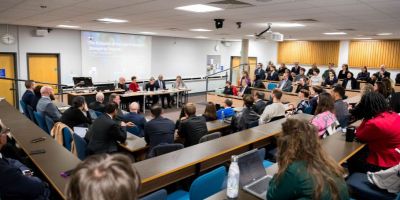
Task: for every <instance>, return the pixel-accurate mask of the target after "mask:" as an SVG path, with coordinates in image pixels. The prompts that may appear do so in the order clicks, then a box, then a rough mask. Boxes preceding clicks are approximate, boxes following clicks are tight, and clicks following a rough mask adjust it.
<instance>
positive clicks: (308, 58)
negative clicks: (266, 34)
mask: <svg viewBox="0 0 400 200" xmlns="http://www.w3.org/2000/svg"><path fill="white" fill-rule="evenodd" d="M339 46H340V42H339V41H286V42H280V43H279V45H278V62H279V63H293V62H300V63H301V64H309V65H311V64H313V63H316V64H317V65H328V63H335V64H337V63H338V59H339Z"/></svg>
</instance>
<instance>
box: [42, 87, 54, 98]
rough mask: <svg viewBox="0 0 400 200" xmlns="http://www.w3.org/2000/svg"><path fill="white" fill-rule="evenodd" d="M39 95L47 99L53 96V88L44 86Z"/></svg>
mask: <svg viewBox="0 0 400 200" xmlns="http://www.w3.org/2000/svg"><path fill="white" fill-rule="evenodd" d="M40 94H41V95H42V96H45V97H48V96H50V95H51V94H53V88H52V87H50V86H48V85H45V86H43V87H42V88H41V89H40Z"/></svg>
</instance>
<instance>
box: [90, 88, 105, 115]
mask: <svg viewBox="0 0 400 200" xmlns="http://www.w3.org/2000/svg"><path fill="white" fill-rule="evenodd" d="M103 102H104V94H103V93H102V92H97V94H96V101H94V102H92V103H90V104H89V108H90V109H92V110H94V111H97V112H102V113H104V110H105V105H104V103H103Z"/></svg>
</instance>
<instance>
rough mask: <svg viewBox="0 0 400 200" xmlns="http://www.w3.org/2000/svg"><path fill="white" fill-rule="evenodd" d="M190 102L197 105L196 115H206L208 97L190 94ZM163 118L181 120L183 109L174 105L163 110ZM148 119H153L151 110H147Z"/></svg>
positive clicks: (202, 94)
mask: <svg viewBox="0 0 400 200" xmlns="http://www.w3.org/2000/svg"><path fill="white" fill-rule="evenodd" d="M189 102H191V103H195V105H196V114H197V115H201V114H203V113H204V109H205V108H206V103H207V100H206V95H205V94H204V93H201V94H189ZM163 112H164V114H163V116H164V117H166V118H169V119H171V120H172V121H176V120H177V119H178V118H179V114H180V112H181V108H176V105H174V106H173V107H172V108H167V109H164V110H163ZM145 116H146V118H147V119H151V113H150V110H146V114H145Z"/></svg>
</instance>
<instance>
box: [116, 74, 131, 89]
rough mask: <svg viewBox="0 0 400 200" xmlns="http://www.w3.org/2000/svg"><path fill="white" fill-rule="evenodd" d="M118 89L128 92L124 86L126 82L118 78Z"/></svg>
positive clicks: (122, 78)
mask: <svg viewBox="0 0 400 200" xmlns="http://www.w3.org/2000/svg"><path fill="white" fill-rule="evenodd" d="M118 88H119V89H123V90H125V91H128V90H129V88H128V87H127V86H126V80H125V78H124V77H119V79H118Z"/></svg>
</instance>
